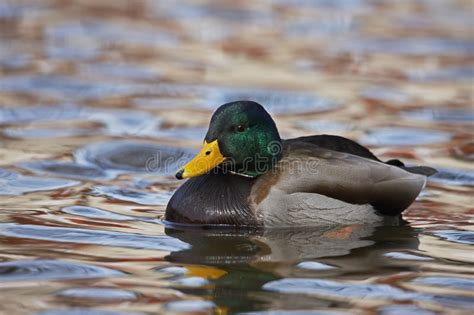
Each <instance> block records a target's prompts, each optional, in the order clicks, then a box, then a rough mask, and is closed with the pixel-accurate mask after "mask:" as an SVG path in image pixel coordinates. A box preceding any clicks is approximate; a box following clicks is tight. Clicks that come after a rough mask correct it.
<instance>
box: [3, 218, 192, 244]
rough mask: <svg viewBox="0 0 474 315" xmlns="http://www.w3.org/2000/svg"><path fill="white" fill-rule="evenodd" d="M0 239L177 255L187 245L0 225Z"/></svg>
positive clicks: (119, 235) (169, 240) (115, 234)
mask: <svg viewBox="0 0 474 315" xmlns="http://www.w3.org/2000/svg"><path fill="white" fill-rule="evenodd" d="M0 235H3V236H6V237H17V238H27V239H35V240H45V241H53V242H61V243H76V244H96V245H103V246H116V247H127V248H137V249H154V250H164V251H180V250H184V249H189V248H190V245H188V244H187V243H184V242H182V241H180V240H178V239H176V238H173V237H170V236H165V235H161V236H147V235H140V234H133V233H123V232H108V231H100V230H86V229H75V228H64V227H52V226H40V225H18V224H14V223H0Z"/></svg>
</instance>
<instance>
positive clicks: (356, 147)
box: [285, 135, 437, 176]
mask: <svg viewBox="0 0 474 315" xmlns="http://www.w3.org/2000/svg"><path fill="white" fill-rule="evenodd" d="M285 142H286V143H288V144H291V143H310V144H313V145H316V146H318V147H319V148H322V149H328V150H332V151H337V152H344V153H349V154H353V155H357V156H360V157H363V158H366V159H369V160H374V161H378V162H382V163H385V164H388V165H394V166H398V167H400V168H402V169H404V170H405V171H408V172H410V173H414V174H420V175H425V176H431V175H433V174H435V173H436V172H437V170H436V169H434V168H432V167H428V166H405V164H404V163H403V162H402V161H400V160H397V159H393V160H388V161H386V162H383V161H381V160H380V159H379V158H378V157H377V156H375V155H374V154H373V153H372V152H370V150H369V149H367V148H366V147H364V146H362V145H360V144H359V143H357V142H355V141H353V140H350V139H347V138H344V137H340V136H334V135H314V136H306V137H299V138H294V139H288V140H285Z"/></svg>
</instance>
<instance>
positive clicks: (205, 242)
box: [166, 225, 375, 265]
mask: <svg viewBox="0 0 474 315" xmlns="http://www.w3.org/2000/svg"><path fill="white" fill-rule="evenodd" d="M374 231H375V227H374V226H370V225H353V226H345V227H322V228H318V229H317V230H315V229H267V230H259V231H245V230H242V231H235V230H199V229H196V230H194V229H175V228H167V229H166V234H167V235H169V236H172V237H175V238H178V239H179V240H181V241H183V242H186V243H189V244H190V245H191V248H189V249H186V250H183V251H179V252H172V253H170V255H169V256H168V257H167V260H169V261H173V262H184V263H196V264H206V265H236V264H249V263H256V262H259V261H262V262H270V261H271V262H278V261H293V262H296V261H300V260H302V259H309V258H318V257H336V256H341V255H346V254H348V253H349V252H350V251H351V250H352V249H354V248H359V247H365V246H369V245H372V244H373V242H372V241H370V240H367V239H366V238H368V237H370V236H371V235H372V234H373V232H374Z"/></svg>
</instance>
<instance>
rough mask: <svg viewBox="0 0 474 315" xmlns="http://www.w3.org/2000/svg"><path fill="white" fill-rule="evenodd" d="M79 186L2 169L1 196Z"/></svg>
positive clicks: (70, 181)
mask: <svg viewBox="0 0 474 315" xmlns="http://www.w3.org/2000/svg"><path fill="white" fill-rule="evenodd" d="M79 184H80V182H77V181H72V180H64V179H54V178H41V177H33V176H23V175H20V174H17V173H14V172H10V171H7V170H4V169H0V195H21V194H24V193H29V192H35V191H47V190H56V189H60V188H66V187H71V186H76V185H79Z"/></svg>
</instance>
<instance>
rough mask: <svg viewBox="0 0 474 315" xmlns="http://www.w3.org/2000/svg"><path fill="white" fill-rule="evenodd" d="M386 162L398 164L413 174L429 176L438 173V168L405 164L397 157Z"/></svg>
mask: <svg viewBox="0 0 474 315" xmlns="http://www.w3.org/2000/svg"><path fill="white" fill-rule="evenodd" d="M385 164H389V165H394V166H398V167H400V168H401V169H404V170H405V171H407V172H410V173H413V174H419V175H425V176H427V177H429V176H431V175H434V174H436V173H438V171H437V170H436V169H434V168H432V167H428V166H405V164H404V163H403V162H402V161H400V160H397V159H393V160H388V161H387V162H385Z"/></svg>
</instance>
